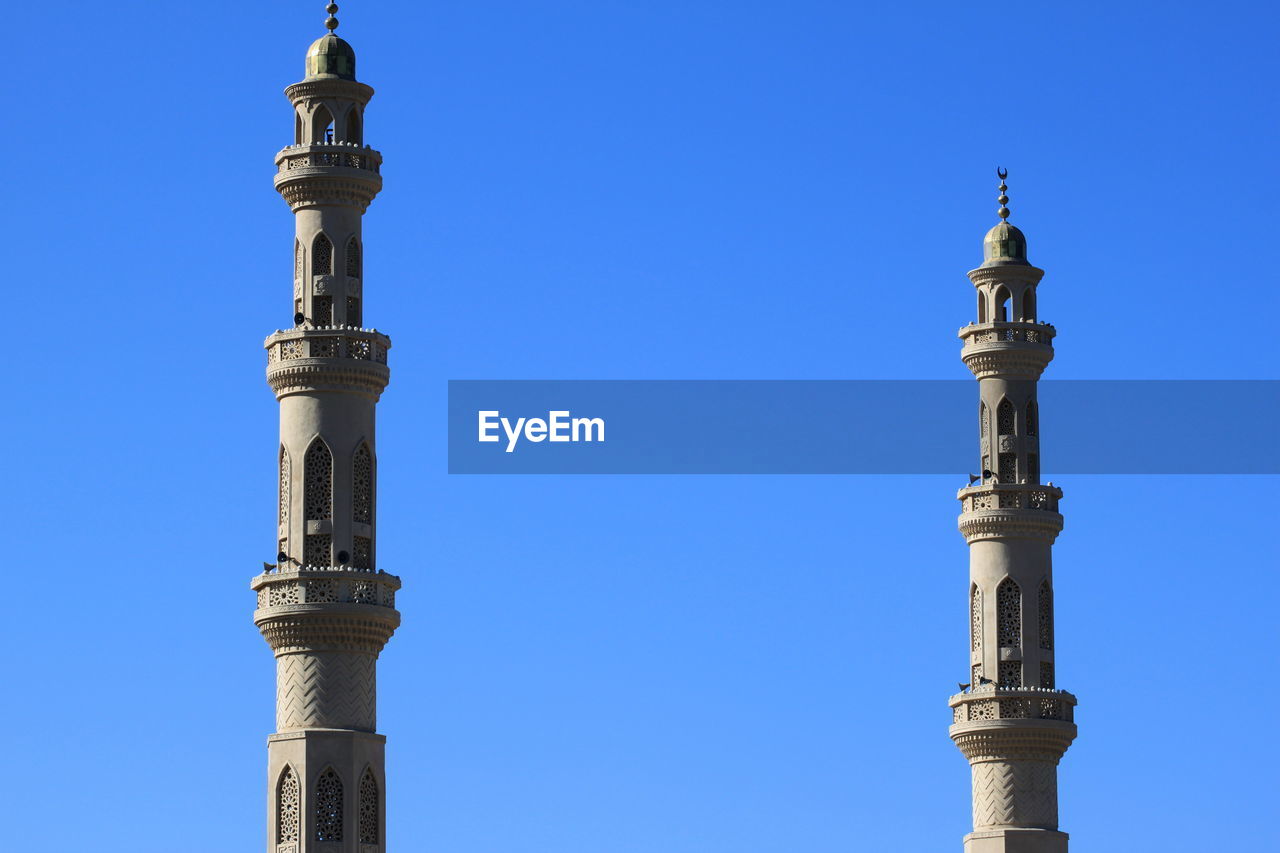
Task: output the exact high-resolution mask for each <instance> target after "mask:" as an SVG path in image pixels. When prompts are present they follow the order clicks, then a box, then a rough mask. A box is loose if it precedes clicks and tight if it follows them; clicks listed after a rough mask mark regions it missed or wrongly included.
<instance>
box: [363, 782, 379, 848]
mask: <svg viewBox="0 0 1280 853" xmlns="http://www.w3.org/2000/svg"><path fill="white" fill-rule="evenodd" d="M360 843H361V844H377V843H378V780H376V779H374V778H373V771H372V770H366V771H364V776H363V777H361V779H360Z"/></svg>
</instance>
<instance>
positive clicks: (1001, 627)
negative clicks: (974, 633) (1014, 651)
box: [996, 578, 1022, 648]
mask: <svg viewBox="0 0 1280 853" xmlns="http://www.w3.org/2000/svg"><path fill="white" fill-rule="evenodd" d="M996 613H997V618H996V627H997V634H998V635H999V638H1000V645H1001V646H1002V647H1004V648H1017V647H1018V646H1020V645H1022V590H1021V589H1019V588H1018V584H1017V583H1016V582H1015V581H1014V580H1013V578H1005V579H1004V580H1002V581H1001V582H1000V586H998V587H996Z"/></svg>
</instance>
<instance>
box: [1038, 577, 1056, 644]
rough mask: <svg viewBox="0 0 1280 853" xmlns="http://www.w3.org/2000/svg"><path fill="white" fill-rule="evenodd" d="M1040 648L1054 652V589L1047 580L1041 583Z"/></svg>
mask: <svg viewBox="0 0 1280 853" xmlns="http://www.w3.org/2000/svg"><path fill="white" fill-rule="evenodd" d="M1039 609H1040V648H1042V649H1044V650H1046V651H1053V589H1052V587H1050V586H1049V580H1048V579H1047V578H1046V579H1045V580H1044V581H1042V582H1041V583H1040V608H1039Z"/></svg>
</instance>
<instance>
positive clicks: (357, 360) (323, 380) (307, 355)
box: [264, 326, 391, 400]
mask: <svg viewBox="0 0 1280 853" xmlns="http://www.w3.org/2000/svg"><path fill="white" fill-rule="evenodd" d="M264 346H265V347H266V350H267V384H268V385H270V386H271V390H272V391H274V392H275V394H276V398H277V399H279V398H281V397H284V396H286V395H288V394H297V393H302V392H306V391H349V392H354V393H360V394H365V395H367V396H370V397H372V398H373V399H375V400H376V399H378V397H379V396H380V395H381V394H382V391H383V389H384V388H386V387H387V383H388V382H389V381H390V379H391V371H390V369H389V368H388V367H387V350H388V349H390V348H391V339H390V338H388V337H387V336H386V335H384V334H382V333H381V332H379V331H377V330H376V329H358V328H355V327H352V326H322V327H320V328H318V329H289V330H287V331H277V332H276V333H275V334H273V335H271V336H270V337H268V338H267V340H266V342H265V344H264Z"/></svg>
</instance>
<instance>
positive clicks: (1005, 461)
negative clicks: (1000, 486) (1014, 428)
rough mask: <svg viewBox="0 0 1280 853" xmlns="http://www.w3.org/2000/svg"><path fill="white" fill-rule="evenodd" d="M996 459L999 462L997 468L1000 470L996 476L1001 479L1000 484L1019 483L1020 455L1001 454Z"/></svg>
mask: <svg viewBox="0 0 1280 853" xmlns="http://www.w3.org/2000/svg"><path fill="white" fill-rule="evenodd" d="M996 458H997V459H998V460H999V462H998V463H997V466H996V467H998V468H999V469H1000V470H999V471H997V472H996V474H997V475H998V476H999V477H1000V482H1002V483H1016V482H1018V454H1016V453H1001V454H999V455H997V457H996Z"/></svg>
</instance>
